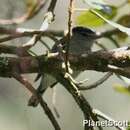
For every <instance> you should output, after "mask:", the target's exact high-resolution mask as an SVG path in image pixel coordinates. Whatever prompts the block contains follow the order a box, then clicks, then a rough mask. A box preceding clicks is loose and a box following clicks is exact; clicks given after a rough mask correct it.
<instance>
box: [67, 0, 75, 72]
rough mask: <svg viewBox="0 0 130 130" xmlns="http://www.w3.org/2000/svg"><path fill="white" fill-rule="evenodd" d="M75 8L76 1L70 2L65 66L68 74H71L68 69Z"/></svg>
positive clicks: (71, 0)
mask: <svg viewBox="0 0 130 130" xmlns="http://www.w3.org/2000/svg"><path fill="white" fill-rule="evenodd" d="M73 6H74V0H70V4H69V16H68V17H69V19H68V35H67V36H68V39H67V48H66V59H65V66H66V72H69V68H68V55H69V47H70V39H71V31H72V15H73Z"/></svg>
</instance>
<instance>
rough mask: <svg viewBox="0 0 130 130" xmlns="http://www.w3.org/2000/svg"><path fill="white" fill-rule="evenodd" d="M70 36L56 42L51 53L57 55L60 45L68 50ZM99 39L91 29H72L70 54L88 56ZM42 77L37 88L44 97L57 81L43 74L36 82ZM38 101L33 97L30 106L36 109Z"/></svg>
mask: <svg viewBox="0 0 130 130" xmlns="http://www.w3.org/2000/svg"><path fill="white" fill-rule="evenodd" d="M68 35H69V34H66V35H65V36H63V38H61V39H60V40H59V42H56V43H55V44H54V45H53V47H52V49H51V51H50V52H51V53H55V52H58V51H59V45H61V47H62V49H63V50H66V48H67V42H68V40H67V39H68ZM97 38H98V35H97V33H96V32H95V31H93V30H92V29H90V28H87V27H83V26H76V27H74V28H73V29H72V35H71V37H70V39H69V53H70V54H73V55H81V54H86V53H88V52H91V50H92V46H93V44H94V43H95V41H96V39H97ZM79 74H80V71H78V70H77V71H74V72H73V75H72V76H74V77H77V76H78V75H79ZM39 77H41V82H40V85H39V87H38V88H37V92H38V94H40V95H43V94H44V92H45V91H46V89H47V88H48V87H49V86H51V85H52V86H53V85H55V84H56V83H57V81H56V80H55V79H54V77H52V76H51V75H49V74H46V73H41V74H39V75H38V77H37V78H36V81H37V80H38V79H39ZM38 103H39V102H38V101H37V99H36V97H35V96H33V95H32V97H31V98H30V100H29V102H28V105H29V106H33V107H36V106H37V105H38Z"/></svg>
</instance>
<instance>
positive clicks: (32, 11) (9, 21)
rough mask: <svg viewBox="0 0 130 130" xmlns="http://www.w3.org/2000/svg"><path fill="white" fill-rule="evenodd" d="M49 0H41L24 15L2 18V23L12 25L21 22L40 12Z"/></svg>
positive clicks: (0, 21) (0, 22)
mask: <svg viewBox="0 0 130 130" xmlns="http://www.w3.org/2000/svg"><path fill="white" fill-rule="evenodd" d="M46 2H47V0H41V1H39V2H37V3H36V5H35V6H33V7H32V8H31V9H30V10H28V11H27V12H26V13H25V14H24V15H22V16H20V17H18V18H13V19H0V24H2V25H12V24H21V23H23V22H25V21H27V20H29V19H31V18H33V17H34V16H35V15H37V14H38V13H39V11H40V10H41V9H42V8H43V7H44V6H45V5H46Z"/></svg>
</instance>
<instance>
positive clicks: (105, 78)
mask: <svg viewBox="0 0 130 130" xmlns="http://www.w3.org/2000/svg"><path fill="white" fill-rule="evenodd" d="M112 74H113V73H111V72H108V73H107V74H106V75H105V76H103V77H102V78H101V79H99V80H98V81H96V82H95V83H92V84H91V85H87V86H86V87H82V86H79V87H78V88H79V90H89V89H93V88H96V87H98V86H99V85H101V84H102V83H104V82H105V81H106V80H107V79H108V78H109V77H110V76H112Z"/></svg>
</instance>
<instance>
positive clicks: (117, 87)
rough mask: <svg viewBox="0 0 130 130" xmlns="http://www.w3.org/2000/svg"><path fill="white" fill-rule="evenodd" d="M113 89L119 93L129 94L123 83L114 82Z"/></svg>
mask: <svg viewBox="0 0 130 130" xmlns="http://www.w3.org/2000/svg"><path fill="white" fill-rule="evenodd" d="M114 89H115V90H116V91H117V92H119V93H122V94H127V95H130V91H129V89H128V87H125V86H123V85H120V84H116V85H114Z"/></svg>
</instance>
